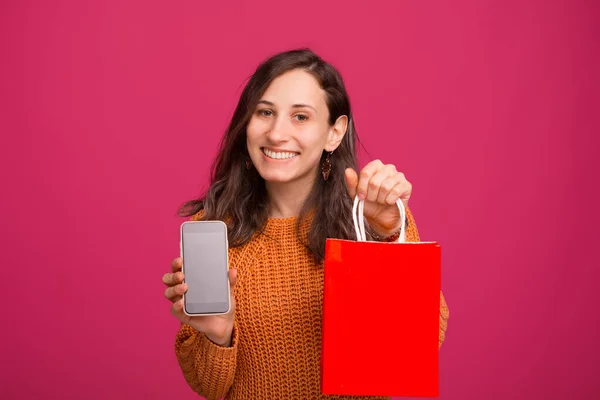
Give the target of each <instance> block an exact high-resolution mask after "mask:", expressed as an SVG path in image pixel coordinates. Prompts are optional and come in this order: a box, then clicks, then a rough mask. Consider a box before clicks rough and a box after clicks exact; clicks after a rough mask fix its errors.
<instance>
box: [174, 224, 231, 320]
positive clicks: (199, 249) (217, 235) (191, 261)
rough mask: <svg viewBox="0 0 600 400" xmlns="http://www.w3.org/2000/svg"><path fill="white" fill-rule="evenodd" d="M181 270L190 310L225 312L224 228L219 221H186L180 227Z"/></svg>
mask: <svg viewBox="0 0 600 400" xmlns="http://www.w3.org/2000/svg"><path fill="white" fill-rule="evenodd" d="M181 250H182V256H183V271H184V274H185V282H186V283H187V285H188V290H187V292H186V294H185V309H186V311H187V312H188V313H190V314H210V313H223V312H227V309H228V305H229V294H228V290H227V289H228V285H229V280H228V276H227V270H228V267H227V250H228V249H227V232H226V228H225V226H224V225H223V224H221V223H211V222H199V223H197V222H194V223H186V224H184V225H183V228H182V240H181Z"/></svg>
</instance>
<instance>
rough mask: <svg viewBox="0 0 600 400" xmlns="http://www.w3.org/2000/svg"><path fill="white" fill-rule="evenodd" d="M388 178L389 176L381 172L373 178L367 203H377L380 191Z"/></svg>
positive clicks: (370, 182)
mask: <svg viewBox="0 0 600 400" xmlns="http://www.w3.org/2000/svg"><path fill="white" fill-rule="evenodd" d="M387 177H388V175H387V173H386V172H384V171H380V172H378V173H376V174H375V175H373V176H372V177H371V180H370V181H369V186H368V191H367V198H366V200H367V201H371V202H376V201H377V197H379V189H381V184H382V183H383V181H384V180H386V179H387Z"/></svg>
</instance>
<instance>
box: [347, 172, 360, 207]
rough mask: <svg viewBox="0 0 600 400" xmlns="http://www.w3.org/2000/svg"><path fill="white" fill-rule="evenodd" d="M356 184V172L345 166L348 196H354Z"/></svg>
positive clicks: (352, 197)
mask: <svg viewBox="0 0 600 400" xmlns="http://www.w3.org/2000/svg"><path fill="white" fill-rule="evenodd" d="M357 186H358V174H357V173H356V171H355V170H353V169H352V168H346V187H347V188H348V194H349V195H350V198H351V199H353V200H354V197H356V187H357Z"/></svg>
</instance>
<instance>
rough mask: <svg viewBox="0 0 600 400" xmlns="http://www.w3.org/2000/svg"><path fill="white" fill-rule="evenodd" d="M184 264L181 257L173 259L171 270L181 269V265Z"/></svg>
mask: <svg viewBox="0 0 600 400" xmlns="http://www.w3.org/2000/svg"><path fill="white" fill-rule="evenodd" d="M182 265H183V262H182V260H181V257H177V258H176V259H174V260H173V262H172V263H171V270H172V271H173V272H177V271H181V266H182Z"/></svg>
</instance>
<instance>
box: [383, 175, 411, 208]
mask: <svg viewBox="0 0 600 400" xmlns="http://www.w3.org/2000/svg"><path fill="white" fill-rule="evenodd" d="M411 193H412V185H411V184H410V183H409V182H408V181H405V180H404V181H402V182H400V183H398V184H396V186H394V188H393V189H392V190H391V191H390V193H389V194H388V196H387V197H386V199H385V202H386V204H389V205H393V204H396V201H397V200H398V199H401V200H402V202H403V203H404V205H405V206H406V205H408V199H409V198H410V195H411Z"/></svg>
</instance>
